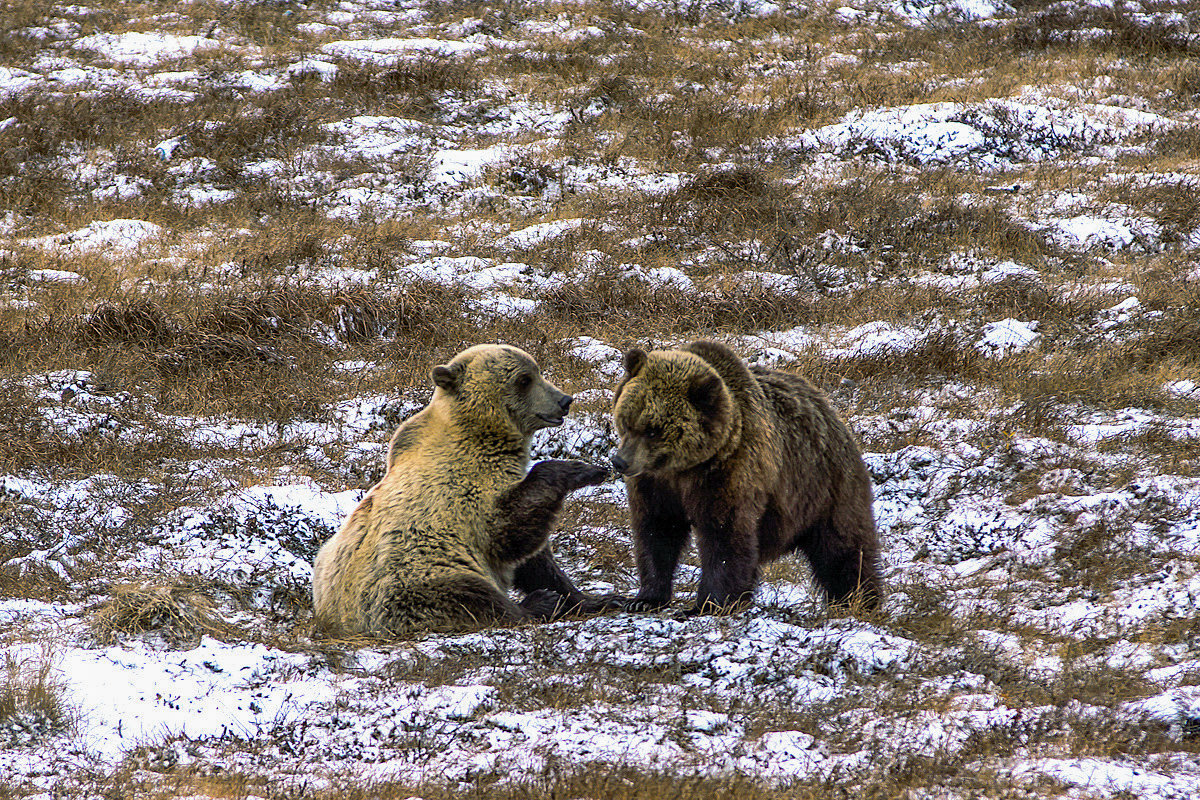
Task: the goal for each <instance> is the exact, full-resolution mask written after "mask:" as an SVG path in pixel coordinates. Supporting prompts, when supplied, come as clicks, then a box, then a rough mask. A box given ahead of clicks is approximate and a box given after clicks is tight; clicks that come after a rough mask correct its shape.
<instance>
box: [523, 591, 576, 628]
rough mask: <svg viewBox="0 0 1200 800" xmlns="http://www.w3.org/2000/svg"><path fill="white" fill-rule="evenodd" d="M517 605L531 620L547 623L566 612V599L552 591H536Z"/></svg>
mask: <svg viewBox="0 0 1200 800" xmlns="http://www.w3.org/2000/svg"><path fill="white" fill-rule="evenodd" d="M518 605H520V606H521V608H522V609H524V610H525V613H526V614H527V615H529V617H530V618H531V619H537V620H541V621H543V622H548V621H550V620H552V619H557V618H558V617H561V616H562V615H563V614H564V613H565V612H566V609H567V598H565V597H563V596H562V595H561V594H559V593H558V592H556V591H554V590H553V589H536V590H534V591H532V592H530V593H529V594H527V595H525V599H524V600H522V601H521V602H520V603H518Z"/></svg>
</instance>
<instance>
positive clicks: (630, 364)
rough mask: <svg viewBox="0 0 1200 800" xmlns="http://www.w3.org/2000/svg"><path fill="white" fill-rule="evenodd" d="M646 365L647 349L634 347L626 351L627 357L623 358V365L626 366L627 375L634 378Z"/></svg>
mask: <svg viewBox="0 0 1200 800" xmlns="http://www.w3.org/2000/svg"><path fill="white" fill-rule="evenodd" d="M645 365H646V351H645V350H643V349H642V348H640V347H634V348H632V349H630V350H629V351H628V352H627V353H625V357H624V358H622V359H621V366H623V367H625V377H626V378H632V377H633V376H634V375H637V374H638V373H639V372H641V371H642V367H644V366H645Z"/></svg>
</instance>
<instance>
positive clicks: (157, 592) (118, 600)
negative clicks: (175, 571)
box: [88, 584, 234, 647]
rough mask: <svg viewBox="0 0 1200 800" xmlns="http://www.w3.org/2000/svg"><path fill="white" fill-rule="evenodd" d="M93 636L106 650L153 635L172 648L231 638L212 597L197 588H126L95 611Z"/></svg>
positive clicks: (91, 622)
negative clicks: (137, 637) (129, 639)
mask: <svg viewBox="0 0 1200 800" xmlns="http://www.w3.org/2000/svg"><path fill="white" fill-rule="evenodd" d="M88 624H89V626H90V628H91V632H92V635H93V636H94V637H95V639H96V641H97V642H98V643H99V644H101V645H104V646H108V645H113V644H117V643H119V642H121V641H123V640H125V639H127V638H130V637H133V636H142V635H144V634H148V633H152V634H156V635H158V636H161V637H162V639H163V640H164V641H165V642H166V643H167V644H168V645H170V646H172V647H183V646H187V645H195V644H196V643H197V642H199V640H200V637H202V636H215V637H218V638H225V637H228V636H229V635H230V634H231V633H233V631H234V628H233V626H231V625H230V624H229V623H227V622H225V621H224V620H222V619H221V618H220V616H219V614H218V613H217V611H216V607H215V604H214V603H213V600H212V598H211V597H209V596H208V595H207V594H206V593H204V592H203V591H201V590H200V589H198V588H196V587H193V586H183V585H145V584H140V585H134V584H129V585H124V586H117V587H114V588H113V590H112V592H111V596H110V597H109V599H107V600H105V601H103V602H101V603H100V604H98V605H97V606H95V607H94V608H93V609H92V610H91V616H90V617H89V619H88Z"/></svg>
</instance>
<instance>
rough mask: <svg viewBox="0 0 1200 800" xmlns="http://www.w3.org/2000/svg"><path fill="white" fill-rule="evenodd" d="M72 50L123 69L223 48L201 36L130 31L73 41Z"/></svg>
mask: <svg viewBox="0 0 1200 800" xmlns="http://www.w3.org/2000/svg"><path fill="white" fill-rule="evenodd" d="M75 46H76V47H77V48H79V49H81V50H91V51H94V52H96V53H98V54H100V55H103V56H104V57H105V58H107V59H109V60H111V61H113V62H114V63H117V64H121V65H123V66H130V67H151V66H154V65H155V64H158V63H159V62H162V61H166V60H168V59H179V58H185V57H187V56H191V55H194V54H195V53H196V52H198V51H203V50H215V49H218V48H221V47H224V46H226V45H225V44H224V43H223V42H221V41H220V40H217V39H207V38H205V37H203V36H177V35H174V34H169V33H158V32H137V31H130V32H128V33H96V34H93V35H91V36H85V37H83V38H82V39H79V40H77V41H76V42H75Z"/></svg>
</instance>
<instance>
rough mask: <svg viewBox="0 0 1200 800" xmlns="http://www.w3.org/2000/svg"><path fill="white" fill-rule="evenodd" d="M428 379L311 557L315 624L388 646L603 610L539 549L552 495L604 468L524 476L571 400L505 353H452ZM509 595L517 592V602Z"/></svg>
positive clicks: (564, 467) (545, 470)
mask: <svg viewBox="0 0 1200 800" xmlns="http://www.w3.org/2000/svg"><path fill="white" fill-rule="evenodd" d="M432 378H433V383H434V385H435V388H434V392H433V399H432V400H430V402H429V405H427V406H426V407H425V408H424V409H422V410H421V411H419V412H418V413H417V414H415V415H413V416H412V417H411V418H409V419H408V420H406V421H405V422H404V424H402V425H401V426H400V427H399V429H398V430H397V431H396V433H395V435H393V437H392V441H391V446H390V448H389V451H388V456H387V471H386V472H385V474H384V476H383V478H382V479H381V480H380V481H379V483H377V484H376V485H375V486H374V487H372V488H371V490H370V491H369V492H368V493H367V495H366V496H365V497H364V498H363V499H362V502H360V503H359V504H358V507H357V508H355V509H354V511H353V512H351V514H350V515H349V517H347V518H346V521H345V523H343V525H342V528H341V530H339V531H338V532H337V533H336V534H335V535H334V536H333V537H332V538H330V539H329V541H327V542H325V544H324V545H323V546H322V547H321V549H320V551H319V552H318V553H317V557H316V560H315V562H314V564H313V607H314V613H315V616H316V621H317V624H318V625H319V626H320V627H321V628H323V629H324V630H325V631H327V632H329V633H332V634H335V635H352V634H369V635H375V636H402V635H404V634H407V633H410V632H414V631H421V630H439V631H450V630H461V629H465V628H471V627H476V626H478V625H482V624H487V623H492V622H515V621H518V620H523V619H550V618H553V617H556V616H560V615H561V614H562V613H564V612H566V611H568V610H576V611H583V612H594V611H598V610H601V609H602V608H604V607H605V606H606V604H605V602H604V601H601V600H599V599H597V598H592V597H589V596H586V595H584V594H582V593H581V592H580V591H579V590H578V589H576V588H575V586H574V585H573V584H572V583H571V581H570V579H569V578H568V577H567V576H566V575H565V574H564V573H563V571H562V570H561V569H560V568H559V567H558V565H557V564H556V563H555V561H554V556H553V554H552V553H551V552H550V546H549V544H548V539H549V535H550V531H551V529H552V527H553V526H554V523H555V521H556V519H557V516H558V512H559V510H560V509H561V507H562V502H563V498H564V497H565V496H566V495H567V494H568V493H570V492H572V491H574V490H576V489H579V488H581V487H583V486H592V485H596V484H598V483H601V482H602V481H603V480H604V479H605V478H606V477H607V476H608V474H609V473H608V470H606V469H603V468H600V467H596V466H593V465H590V464H585V463H584V462H582V461H557V460H555V461H542V462H540V463H538V464H536V465H535V466H534V467H533V469H532V470H529V472H528V474H526V470H527V469H528V466H529V444H530V438H531V437H532V435H533V433H534V431H537V430H538V429H540V428H547V427H552V426H556V425H561V424H562V422H563V416H564V415H565V414H566V413H567V409H568V408H569V407H570V405H571V400H572V398H571V396H570V395H567V394H564V393H563V392H561V391H559V390H558V388H557V387H555V386H554V385H552V384H550V383H548V382H547V381H546V380H545V379H544V378H543V377H542V374H541V371H540V370H539V369H538V365H537V363H536V362H534V360H533V358H531V357H530V356H529V354H528V353H525V352H524V351H522V350H519V349H518V348H516V347H511V346H507V345H490V344H487V345H477V346H475V347H472V348H470V349H468V350H465V351H463V352H462V353H459V354H458V355H457V356H455V357H454V359H453V360H451V361H450V363H449V364H446V365H443V366H438V367H435V368H434V369H433V372H432ZM512 586H515V587H516V588H518V589H520V590H521V591H523V592H526V593H527V595H526V597H525V598H524V600H523V601H522V602H521V603H520V604H517V603H514V602H513V601H512V600H511V599H510V598H509V596H508V591H509V588H510V587H512Z"/></svg>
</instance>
